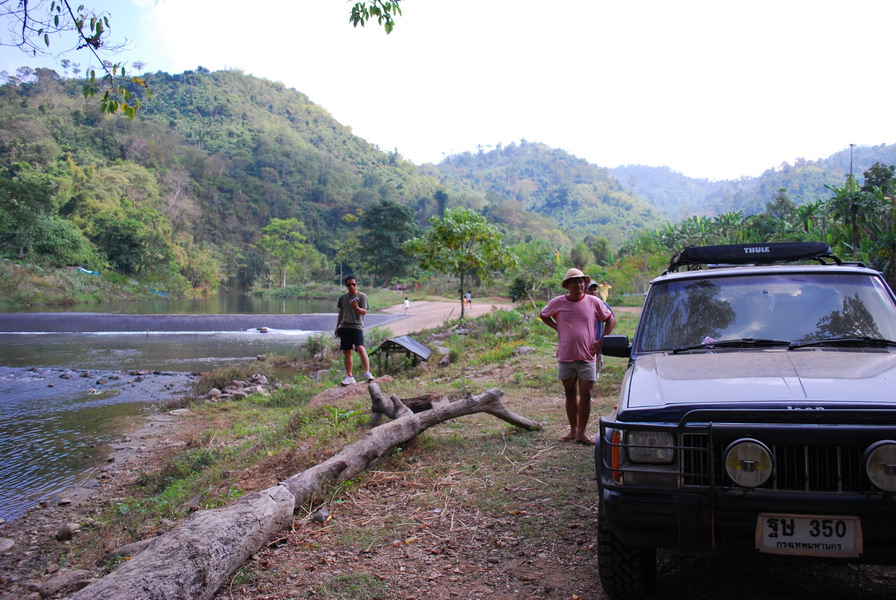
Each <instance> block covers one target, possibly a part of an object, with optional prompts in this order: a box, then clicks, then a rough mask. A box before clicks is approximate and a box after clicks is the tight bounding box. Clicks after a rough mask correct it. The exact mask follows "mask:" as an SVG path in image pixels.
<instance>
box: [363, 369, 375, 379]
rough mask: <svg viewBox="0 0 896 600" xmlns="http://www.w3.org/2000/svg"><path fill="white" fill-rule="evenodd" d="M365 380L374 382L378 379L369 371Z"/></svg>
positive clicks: (365, 374) (365, 375)
mask: <svg viewBox="0 0 896 600" xmlns="http://www.w3.org/2000/svg"><path fill="white" fill-rule="evenodd" d="M364 379H366V380H367V381H373V380H374V379H376V377H374V376H373V373H371V372H370V371H367V372H366V373H364Z"/></svg>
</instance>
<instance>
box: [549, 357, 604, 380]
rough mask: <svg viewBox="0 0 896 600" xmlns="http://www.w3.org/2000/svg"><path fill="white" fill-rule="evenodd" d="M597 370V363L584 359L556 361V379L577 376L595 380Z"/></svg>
mask: <svg viewBox="0 0 896 600" xmlns="http://www.w3.org/2000/svg"><path fill="white" fill-rule="evenodd" d="M598 372H599V369H598V368H597V363H593V362H586V361H584V360H574V361H572V362H558V363H557V379H559V380H560V381H565V380H567V379H572V378H573V377H578V378H579V379H582V380H584V381H597V375H598Z"/></svg>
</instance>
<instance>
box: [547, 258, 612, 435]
mask: <svg viewBox="0 0 896 600" xmlns="http://www.w3.org/2000/svg"><path fill="white" fill-rule="evenodd" d="M589 283H591V278H590V277H588V276H587V275H585V274H584V273H582V272H581V271H580V270H578V269H570V270H569V271H567V272H566V277H564V278H563V281H562V282H561V284H560V285H561V286H563V288H564V289H566V290H567V292H568V293H567V294H565V295H563V296H557V297H556V298H554V299H553V300H551V301H550V302H548V303H547V305H546V306H545V307H544V308H543V309H542V311H541V313H539V315H538V316H539V317H540V318H541V320H542V322H544V324H545V325H547V326H548V327H550V328H551V329H553V330H555V331H556V332H557V379H559V380H560V383H562V384H563V394H564V396H565V397H566V418H567V419H568V420H569V433H568V434H566V435H564V436H563V437H562V438H560V441H564V442H566V441H573V440H575V441H576V442H578V443H580V444H586V445H593V444H594V440H592V439H591V438H589V437H588V435H587V434H586V433H585V428H586V427H587V426H588V419H589V418H590V417H591V390H592V389H593V388H594V382H595V381H597V377H598V370H597V357H598V356H600V347H601V343H602V342H603V340H602V339H598V338H597V333H596V327H595V325H596V323H597V322H598V321H600V322H601V323H602V324H603V326H604V334H608V333H610V332H611V331H613V328H614V327H615V326H616V317H614V316H613V313H612V312H611V311H610V309H609V308H608V307H607V305H606V304H604V303H603V302H601V300H600V299H599V298H595V297H594V296H589V295H588V294H586V293H585V290H586V289H587V287H588V284H589Z"/></svg>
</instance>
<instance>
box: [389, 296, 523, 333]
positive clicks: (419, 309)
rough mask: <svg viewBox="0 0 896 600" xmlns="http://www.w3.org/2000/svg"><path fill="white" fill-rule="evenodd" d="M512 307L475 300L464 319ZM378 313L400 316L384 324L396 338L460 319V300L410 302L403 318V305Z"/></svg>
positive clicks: (505, 302) (468, 307)
mask: <svg viewBox="0 0 896 600" xmlns="http://www.w3.org/2000/svg"><path fill="white" fill-rule="evenodd" d="M511 307H513V304H511V303H509V302H507V301H506V300H498V299H495V300H494V301H492V300H490V299H484V300H478V299H475V300H474V302H473V304H472V305H467V307H466V308H465V309H464V316H465V317H471V318H472V317H479V316H481V315H484V314H486V313H489V312H491V311H492V310H494V309H496V308H497V309H502V310H506V309H509V308H511ZM378 312H381V313H386V314H390V315H400V316H399V318H397V319H395V320H394V321H389V322H388V323H385V324H384V327H388V328H389V329H390V330H392V333H393V334H394V335H396V336H399V335H407V334H409V333H413V332H415V331H422V330H424V329H431V328H433V327H438V326H439V325H441V324H442V323H444V322H445V321H447V320H450V319H457V318H459V317H460V300H458V301H457V302H437V301H432V300H420V301H416V302H413V301H412V302H411V309H410V312H409V314H408V316H404V304H396V305H395V306H390V307H388V308H384V309H381V310H379V311H378Z"/></svg>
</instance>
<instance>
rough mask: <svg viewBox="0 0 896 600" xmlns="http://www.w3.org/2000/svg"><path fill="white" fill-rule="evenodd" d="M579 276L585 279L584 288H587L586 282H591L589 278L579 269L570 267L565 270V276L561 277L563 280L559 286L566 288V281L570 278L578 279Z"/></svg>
mask: <svg viewBox="0 0 896 600" xmlns="http://www.w3.org/2000/svg"><path fill="white" fill-rule="evenodd" d="M580 277H582V278H584V279H585V289H588V284H589V283H591V278H590V277H588V276H587V275H585V274H584V273H582V272H581V271H579V270H578V269H570V270H569V271H567V272H566V277H564V278H563V281H561V282H560V286H561V287H563V289H566V287H567V283H568V282H569V280H570V279H579V278H580Z"/></svg>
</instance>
